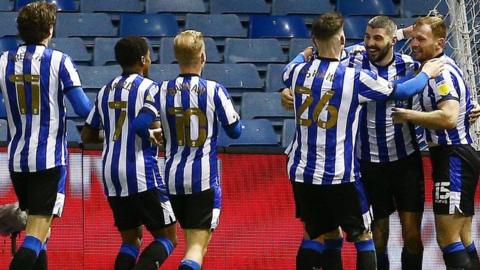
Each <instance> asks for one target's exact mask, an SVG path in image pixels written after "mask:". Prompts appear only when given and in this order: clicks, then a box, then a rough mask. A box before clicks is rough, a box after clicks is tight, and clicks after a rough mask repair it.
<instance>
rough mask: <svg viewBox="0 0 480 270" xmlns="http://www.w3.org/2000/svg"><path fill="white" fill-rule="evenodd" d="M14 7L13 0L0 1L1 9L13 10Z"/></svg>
mask: <svg viewBox="0 0 480 270" xmlns="http://www.w3.org/2000/svg"><path fill="white" fill-rule="evenodd" d="M12 9H13V2H12V1H10V0H4V1H0V11H11V10H12Z"/></svg>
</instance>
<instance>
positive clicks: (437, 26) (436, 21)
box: [414, 16, 447, 38]
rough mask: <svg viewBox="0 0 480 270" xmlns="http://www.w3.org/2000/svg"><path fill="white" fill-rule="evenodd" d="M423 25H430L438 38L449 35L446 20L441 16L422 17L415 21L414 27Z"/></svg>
mask: <svg viewBox="0 0 480 270" xmlns="http://www.w3.org/2000/svg"><path fill="white" fill-rule="evenodd" d="M421 25H430V28H431V29H432V33H433V36H434V37H436V38H446V37H447V26H446V25H445V21H444V20H443V18H442V17H440V16H428V17H420V18H418V19H417V20H416V21H415V24H414V27H417V26H421Z"/></svg>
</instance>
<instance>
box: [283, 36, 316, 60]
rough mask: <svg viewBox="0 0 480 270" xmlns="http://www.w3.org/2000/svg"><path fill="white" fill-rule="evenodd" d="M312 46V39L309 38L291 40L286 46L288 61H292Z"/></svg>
mask: <svg viewBox="0 0 480 270" xmlns="http://www.w3.org/2000/svg"><path fill="white" fill-rule="evenodd" d="M312 45H313V44H312V39H310V38H292V39H291V40H290V45H289V46H288V48H289V49H288V59H289V60H292V59H293V58H295V56H297V55H298V54H299V53H301V52H303V50H304V49H305V48H307V47H310V46H312Z"/></svg>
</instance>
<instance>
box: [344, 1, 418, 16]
mask: <svg viewBox="0 0 480 270" xmlns="http://www.w3.org/2000/svg"><path fill="white" fill-rule="evenodd" d="M422 1H423V0H422ZM417 2H421V1H417ZM337 11H338V12H340V13H342V15H343V16H358V15H360V16H376V15H378V14H383V15H386V16H398V14H399V11H398V8H397V7H396V6H395V4H394V3H393V2H392V1H391V0H382V1H378V0H362V2H361V3H358V4H356V5H355V4H352V1H350V0H337Z"/></svg>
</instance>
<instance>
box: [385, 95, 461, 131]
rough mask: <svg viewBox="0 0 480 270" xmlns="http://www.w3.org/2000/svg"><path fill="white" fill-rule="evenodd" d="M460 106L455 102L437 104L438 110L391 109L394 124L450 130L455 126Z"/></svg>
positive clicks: (446, 101) (451, 100) (448, 101)
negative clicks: (408, 123) (409, 123)
mask: <svg viewBox="0 0 480 270" xmlns="http://www.w3.org/2000/svg"><path fill="white" fill-rule="evenodd" d="M459 110H460V104H459V103H458V101H457V100H453V99H450V100H445V101H442V102H440V103H438V110H435V111H431V112H420V111H415V110H408V109H402V108H392V117H393V121H394V122H395V123H403V122H411V123H413V124H415V125H419V126H422V127H425V128H428V129H451V128H455V127H456V126H457V119H458V114H459Z"/></svg>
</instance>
